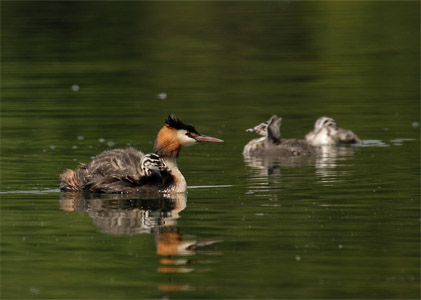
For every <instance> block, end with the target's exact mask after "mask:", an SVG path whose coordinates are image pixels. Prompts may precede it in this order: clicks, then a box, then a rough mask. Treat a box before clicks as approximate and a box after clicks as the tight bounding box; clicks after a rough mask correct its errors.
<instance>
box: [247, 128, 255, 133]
mask: <svg viewBox="0 0 421 300" xmlns="http://www.w3.org/2000/svg"><path fill="white" fill-rule="evenodd" d="M246 132H255V130H254V128H249V129H246Z"/></svg>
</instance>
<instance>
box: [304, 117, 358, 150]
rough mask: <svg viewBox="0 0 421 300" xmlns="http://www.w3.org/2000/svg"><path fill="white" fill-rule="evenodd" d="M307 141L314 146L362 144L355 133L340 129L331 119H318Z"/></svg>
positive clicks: (307, 136)
mask: <svg viewBox="0 0 421 300" xmlns="http://www.w3.org/2000/svg"><path fill="white" fill-rule="evenodd" d="M306 141H307V142H308V143H309V144H311V145H313V146H322V145H339V144H362V142H361V140H360V139H359V138H358V136H357V135H356V134H355V133H353V132H352V131H351V130H347V129H343V128H340V127H339V126H338V124H337V123H336V121H335V120H334V119H332V118H329V117H320V118H319V119H317V121H316V122H315V123H314V129H313V130H312V131H311V132H309V133H308V134H307V135H306Z"/></svg>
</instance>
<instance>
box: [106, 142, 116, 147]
mask: <svg viewBox="0 0 421 300" xmlns="http://www.w3.org/2000/svg"><path fill="white" fill-rule="evenodd" d="M107 145H108V146H109V147H114V146H115V143H114V142H113V141H109V142H108V143H107Z"/></svg>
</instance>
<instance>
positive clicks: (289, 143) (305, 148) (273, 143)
mask: <svg viewBox="0 0 421 300" xmlns="http://www.w3.org/2000/svg"><path fill="white" fill-rule="evenodd" d="M281 120H282V118H280V117H277V116H276V115H273V116H272V117H271V118H270V119H269V120H267V121H266V122H263V123H261V124H259V125H257V126H255V127H254V128H249V129H247V130H246V131H247V132H255V133H257V134H260V135H261V136H262V137H261V138H258V139H253V140H251V141H250V142H249V143H248V144H247V145H246V146H245V147H244V150H243V155H245V156H256V155H277V156H300V155H313V154H315V153H316V150H315V148H314V147H313V146H311V145H309V144H308V143H307V142H306V141H303V140H297V139H281V132H280V129H279V127H280V125H281Z"/></svg>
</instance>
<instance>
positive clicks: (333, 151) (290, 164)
mask: <svg viewBox="0 0 421 300" xmlns="http://www.w3.org/2000/svg"><path fill="white" fill-rule="evenodd" d="M357 148H358V147H357V146H349V145H343V146H318V147H317V149H318V150H317V155H315V156H314V157H307V156H299V157H282V156H244V163H245V164H246V166H247V167H249V168H250V169H251V176H250V177H251V179H252V183H251V185H250V187H251V188H253V189H256V188H257V189H259V190H263V191H266V190H265V189H262V187H264V186H269V185H273V184H279V183H280V182H281V170H282V169H286V168H302V167H314V168H315V174H316V175H317V176H318V177H319V178H320V181H321V182H323V183H329V182H330V183H331V182H335V181H337V180H338V177H340V176H341V175H344V174H345V173H346V172H347V171H344V170H341V171H340V170H338V169H337V167H338V166H339V165H340V164H341V162H343V161H345V160H348V159H349V158H350V157H351V156H353V155H354V153H355V151H356V149H357Z"/></svg>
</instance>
